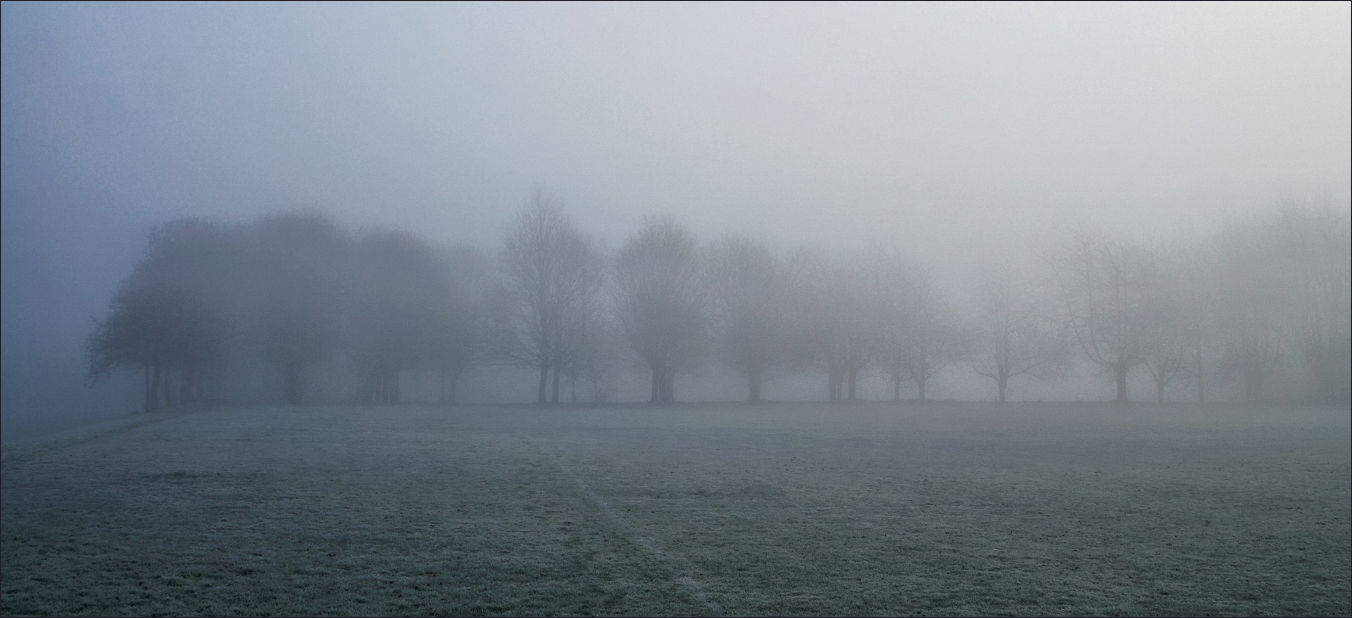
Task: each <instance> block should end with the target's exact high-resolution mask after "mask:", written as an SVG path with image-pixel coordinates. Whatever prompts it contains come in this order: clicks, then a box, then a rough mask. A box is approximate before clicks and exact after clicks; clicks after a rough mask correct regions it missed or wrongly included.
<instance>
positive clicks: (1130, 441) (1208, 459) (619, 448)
mask: <svg viewBox="0 0 1352 618" xmlns="http://www.w3.org/2000/svg"><path fill="white" fill-rule="evenodd" d="M1348 432H1349V414H1348V410H1347V408H1346V407H1332V408H1329V407H1324V408H1274V407H1255V406H1233V405H1230V406H1205V407H1198V406H1178V407H1155V406H1141V405H1130V404H1127V405H1111V404H1082V403H1081V404H1031V403H1029V404H1008V405H994V404H974V403H932V404H927V405H923V406H922V405H913V404H912V405H906V404H903V405H893V404H887V405H884V404H871V403H860V404H854V405H848V404H837V405H825V404H769V403H767V404H759V405H685V406H676V407H670V408H662V409H658V408H653V407H647V406H614V407H533V406H530V407H528V406H462V407H453V408H446V407H421V406H390V407H298V408H260V409H221V410H208V411H199V412H191V413H155V414H143V415H138V416H134V417H130V418H128V419H126V420H125V421H122V422H121V423H118V424H115V425H104V426H103V427H101V428H99V429H97V430H85V431H84V432H83V433H80V434H67V435H65V436H63V437H60V438H58V439H54V440H48V441H45V442H43V443H34V444H27V445H17V446H8V447H6V450H5V453H4V459H3V464H4V465H3V489H2V491H0V498H2V499H0V509H2V511H0V514H2V515H3V522H4V526H3V544H0V571H2V572H3V576H2V578H0V613H4V614H8V615H13V614H69V615H82V614H88V615H93V614H106V615H157V614H158V615H194V614H214V615H260V614H282V615H309V614H323V615H386V614H511V615H542V614H574V615H588V614H657V615H671V614H704V615H717V614H729V615H774V614H790V615H805V614H836V615H842V614H848V615H872V614H884V615H912V614H934V615H976V614H983V615H990V614H1002V615H1009V614H1040V615H1163V614H1181V615H1260V614H1261V615H1348V614H1349V613H1352V607H1350V605H1352V602H1350V601H1349V597H1350V596H1352V591H1350V589H1349V580H1350V579H1352V572H1350V568H1349V558H1350V556H1349V543H1352V538H1350V536H1349V523H1350V522H1349V441H1348Z"/></svg>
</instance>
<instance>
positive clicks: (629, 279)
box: [615, 218, 705, 403]
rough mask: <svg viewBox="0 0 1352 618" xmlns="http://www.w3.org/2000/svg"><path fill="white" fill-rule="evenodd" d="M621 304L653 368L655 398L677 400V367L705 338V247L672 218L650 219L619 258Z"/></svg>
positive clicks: (630, 335) (632, 338)
mask: <svg viewBox="0 0 1352 618" xmlns="http://www.w3.org/2000/svg"><path fill="white" fill-rule="evenodd" d="M615 281H616V288H617V292H618V298H617V307H616V309H617V310H618V313H619V316H620V321H621V323H622V324H623V325H624V330H625V333H626V335H627V336H628V338H629V341H630V343H631V345H633V348H634V350H635V351H636V352H637V353H638V355H639V356H640V357H641V358H642V359H643V360H644V362H645V363H647V365H648V368H649V369H650V370H651V371H652V396H651V399H650V401H652V402H653V403H670V402H673V401H675V399H676V395H675V377H676V372H677V371H678V370H680V368H681V367H682V366H683V365H685V364H686V363H687V362H689V361H690V360H691V359H692V358H693V357H694V356H695V354H696V352H697V351H698V349H699V347H700V343H701V340H702V339H703V338H704V334H705V333H704V328H705V324H704V298H703V296H704V295H703V290H702V289H701V285H700V284H701V280H700V264H699V253H698V250H697V248H696V245H695V241H694V239H693V238H692V237H691V236H690V233H689V232H687V231H686V230H685V228H683V227H681V226H680V225H678V224H677V223H676V222H675V221H673V220H672V219H670V218H662V219H654V220H649V221H648V222H647V223H646V224H645V225H644V227H643V229H642V230H641V231H640V232H639V233H638V234H637V235H636V236H634V237H632V238H630V239H629V240H628V241H627V242H625V244H624V246H623V247H622V248H621V249H620V253H619V256H618V257H617V259H616V262H615Z"/></svg>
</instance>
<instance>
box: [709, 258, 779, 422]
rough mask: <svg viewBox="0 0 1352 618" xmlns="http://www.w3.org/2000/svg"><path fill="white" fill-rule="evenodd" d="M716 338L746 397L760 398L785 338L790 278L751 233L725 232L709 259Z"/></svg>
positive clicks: (758, 399)
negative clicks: (744, 386) (741, 379)
mask: <svg viewBox="0 0 1352 618" xmlns="http://www.w3.org/2000/svg"><path fill="white" fill-rule="evenodd" d="M705 265H706V271H705V272H706V278H707V281H708V289H709V293H710V294H709V296H710V298H709V300H710V303H709V304H710V317H711V322H712V327H713V331H714V333H713V334H714V337H716V338H717V340H718V342H719V347H720V349H721V351H722V352H723V355H724V358H725V359H726V360H727V362H728V363H729V364H730V365H731V366H732V367H733V368H735V369H736V370H737V371H738V372H740V373H741V374H742V375H743V376H744V377H745V378H746V381H747V399H748V400H749V401H760V400H761V388H762V382H763V380H764V377H765V371H766V369H767V368H768V367H769V366H770V364H771V362H772V361H773V360H774V359H775V357H776V356H777V355H778V354H779V353H780V347H781V342H782V341H783V339H784V322H785V316H784V311H783V306H784V302H785V301H786V300H787V283H786V281H785V276H784V272H783V268H782V267H781V265H780V263H779V261H778V260H777V259H776V257H775V255H774V253H773V252H771V251H770V249H769V248H768V247H766V246H765V245H763V244H761V243H759V242H758V241H756V240H753V239H751V238H750V237H747V236H732V235H728V236H724V237H722V238H720V239H718V240H717V241H715V242H714V243H713V244H711V245H710V246H709V248H708V249H707V251H706V258H705Z"/></svg>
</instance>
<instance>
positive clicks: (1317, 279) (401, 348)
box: [87, 191, 1352, 409]
mask: <svg viewBox="0 0 1352 618" xmlns="http://www.w3.org/2000/svg"><path fill="white" fill-rule="evenodd" d="M1348 230H1349V222H1348V220H1347V216H1346V215H1345V214H1341V213H1338V212H1336V211H1334V210H1332V209H1328V208H1322V209H1321V208H1312V207H1299V206H1284V207H1280V208H1276V209H1273V210H1271V211H1268V212H1266V213H1262V214H1260V215H1256V216H1250V217H1247V218H1236V219H1234V220H1232V221H1229V222H1227V223H1226V224H1225V225H1223V226H1221V227H1220V228H1219V229H1218V230H1217V231H1216V232H1215V233H1214V234H1213V235H1212V236H1211V237H1209V238H1204V239H1199V240H1198V241H1197V242H1194V243H1192V244H1191V245H1190V246H1186V247H1174V248H1161V247H1148V246H1144V245H1140V244H1132V243H1127V242H1121V241H1118V240H1114V239H1111V238H1108V237H1105V236H1101V235H1096V234H1093V233H1090V232H1087V231H1083V230H1073V231H1071V232H1069V233H1067V234H1065V235H1064V237H1063V239H1062V242H1061V243H1060V244H1059V245H1058V246H1056V247H1053V248H1052V249H1051V250H1050V251H1047V252H1046V253H1045V255H1043V256H1042V257H1043V259H1042V261H1041V264H1042V266H1044V267H1045V268H1043V269H1041V270H1040V271H1039V270H1037V269H1032V270H1031V271H1030V272H1020V271H1019V270H1018V269H1015V268H1013V267H1011V266H1009V265H1001V266H1000V267H999V268H993V269H991V270H990V271H989V272H987V273H985V274H984V276H983V277H982V278H981V280H980V282H979V284H978V285H976V286H975V289H973V290H971V294H970V299H969V300H970V302H960V301H962V300H965V299H962V298H949V297H948V296H947V295H946V294H945V288H944V287H943V286H940V285H937V282H936V281H935V280H934V279H933V278H932V277H931V276H930V275H929V274H928V272H927V271H926V269H925V268H924V267H923V265H921V264H919V263H917V262H915V261H913V260H910V259H908V258H906V257H905V256H904V255H903V254H902V253H900V252H899V251H897V250H894V249H884V248H877V247H875V248H871V249H868V250H861V251H857V252H853V253H845V254H830V253H826V252H822V251H818V250H815V249H813V248H808V247H801V248H795V249H793V250H791V251H787V252H780V251H777V250H775V249H774V248H772V247H770V246H768V245H766V244H764V243H763V242H761V241H759V240H757V239H755V238H752V237H749V236H744V235H725V236H722V237H720V238H717V239H715V240H713V241H712V242H708V243H700V242H699V241H698V240H697V239H696V238H694V237H693V236H692V235H691V234H690V233H689V232H688V231H687V230H686V229H685V228H683V227H682V226H681V225H680V224H679V223H677V222H676V221H674V220H672V219H670V218H661V219H652V220H649V221H647V222H646V223H645V225H644V226H643V228H642V229H640V230H638V231H637V232H636V233H635V234H634V235H633V236H632V237H630V238H629V239H627V240H626V241H624V242H623V244H622V245H621V246H620V247H619V249H618V251H616V252H615V253H614V254H613V255H608V254H607V253H606V252H605V251H604V250H603V249H602V246H601V244H600V243H599V242H597V241H596V240H594V239H593V238H592V237H590V236H589V235H587V234H585V233H584V232H582V231H580V230H579V229H578V228H577V227H576V225H575V224H574V223H573V221H572V220H571V219H570V217H569V216H568V215H567V213H566V212H565V211H564V210H563V209H562V208H561V207H560V206H559V205H558V204H556V203H555V202H554V200H552V199H551V198H550V197H549V196H548V195H546V194H544V193H543V192H539V191H537V192H535V193H534V194H533V195H532V197H531V198H530V199H529V200H528V201H527V203H526V204H525V206H524V207H523V208H522V210H521V211H520V212H519V213H518V214H517V215H516V217H515V218H514V219H513V220H512V222H511V224H510V225H509V227H508V229H507V232H506V234H505V238H504V242H503V245H502V248H501V250H500V252H499V253H498V255H496V256H491V255H490V254H485V253H482V252H480V251H478V250H476V249H474V248H472V247H464V246H460V247H445V248H441V247H435V246H433V245H431V244H429V243H427V242H426V241H424V240H423V239H421V238H419V237H418V236H415V235H413V234H410V233H406V232H395V231H388V230H376V231H367V232H363V233H354V232H351V231H348V230H345V229H342V228H341V227H339V226H338V225H337V224H336V223H335V222H334V221H332V220H331V219H330V218H328V217H326V216H325V215H323V214H320V213H317V212H313V211H305V212H288V213H280V214H272V215H268V216H264V217H261V218H259V219H257V220H254V221H251V222H248V223H242V224H223V223H218V222H213V221H207V220H201V219H184V220H178V221H171V222H169V223H165V224H163V225H160V226H158V227H157V228H155V229H154V230H153V231H152V232H151V234H150V237H149V242H148V245H147V249H146V253H145V256H144V257H143V259H142V260H141V261H140V262H139V263H138V264H137V265H136V268H135V270H134V271H133V272H132V273H131V274H130V275H129V276H128V277H127V278H126V279H125V280H123V281H122V282H121V284H120V286H119V288H118V290H117V292H116V294H115V296H114V297H113V299H112V301H111V303H110V307H109V313H108V315H107V317H106V318H105V319H104V320H102V321H100V322H98V323H97V325H96V328H95V329H94V331H93V333H91V334H90V336H89V338H88V341H87V343H88V349H89V353H90V375H91V377H92V378H97V377H99V376H102V375H105V374H107V373H108V372H110V371H112V370H114V369H117V368H120V367H123V368H133V369H136V370H138V371H140V372H141V374H142V377H143V380H144V389H145V407H146V408H147V409H155V408H157V407H160V406H167V405H174V404H176V403H179V402H182V403H192V402H200V401H236V400H240V399H242V398H244V397H241V393H242V392H245V389H243V387H242V386H241V385H243V384H250V385H252V386H251V387H250V388H252V389H253V390H250V391H249V392H252V393H255V394H256V393H258V392H262V393H265V394H266V397H267V398H270V399H273V400H276V401H281V402H285V403H290V404H296V403H303V402H307V401H316V400H321V399H323V400H347V401H358V402H370V403H395V402H399V401H401V400H402V399H404V398H405V397H404V396H402V395H401V391H400V385H401V383H403V381H404V379H405V378H406V376H408V375H409V374H410V373H413V372H422V373H423V374H424V375H427V374H428V373H429V372H430V374H431V375H435V376H437V395H436V399H437V400H439V401H443V402H454V401H455V400H456V397H457V390H458V389H457V386H458V385H459V383H460V382H461V378H462V376H463V375H465V373H466V371H467V370H469V369H470V368H472V367H474V366H476V365H481V366H483V365H514V366H519V367H524V368H529V369H530V370H532V371H534V372H535V373H536V376H537V383H536V400H537V401H539V402H541V403H546V402H555V403H556V402H559V401H560V400H561V394H560V393H561V391H562V390H563V388H564V385H566V386H567V389H568V399H569V400H571V401H577V399H578V394H577V392H578V391H577V389H578V384H579V382H582V383H583V384H584V385H588V386H589V388H588V390H589V391H590V397H591V399H592V400H594V401H604V400H605V399H607V398H608V397H609V396H610V387H609V384H610V382H611V374H612V373H613V371H614V369H615V368H616V367H619V366H621V365H622V364H624V363H625V362H628V363H630V364H631V365H636V366H642V367H644V368H645V369H646V371H647V372H648V373H649V374H650V375H651V391H650V400H651V401H652V402H654V403H666V402H672V401H675V400H676V380H677V376H679V375H680V374H681V373H682V372H683V371H687V370H689V369H690V368H692V367H694V366H695V365H697V364H699V363H718V364H719V365H720V366H722V367H726V368H728V369H730V370H732V371H734V372H736V374H737V375H739V376H741V378H743V379H744V380H745V384H746V393H747V399H748V400H751V401H758V400H760V399H762V397H763V396H764V393H765V385H766V380H767V376H768V375H770V372H771V371H772V370H774V369H782V370H784V371H793V372H798V373H804V372H820V373H819V375H822V376H823V377H825V378H826V389H825V391H824V392H823V393H822V394H823V396H824V397H825V398H827V399H830V400H852V399H857V398H859V397H860V391H859V382H860V379H861V375H863V372H865V371H869V370H872V371H876V372H877V375H882V376H886V377H887V378H888V379H889V380H890V386H891V394H892V397H893V398H894V399H898V400H899V399H901V398H902V396H903V387H904V386H906V387H907V390H908V392H914V393H915V395H916V396H917V397H918V398H919V399H922V400H923V399H925V398H926V397H927V387H928V385H930V384H931V383H932V380H933V379H934V378H935V377H936V376H937V375H939V374H940V373H941V372H945V371H958V370H966V371H970V373H971V374H972V375H975V376H983V377H985V378H987V379H989V380H990V381H991V382H990V383H991V384H992V387H993V393H992V398H993V399H997V400H999V401H1005V400H1006V398H1007V397H1008V396H1009V392H1010V389H1011V383H1012V382H1014V381H1015V380H1017V379H1018V378H1021V377H1029V378H1035V379H1051V378H1054V377H1055V376H1057V375H1059V374H1061V373H1062V372H1063V371H1065V370H1066V368H1067V367H1069V366H1071V365H1073V364H1074V363H1075V362H1076V361H1077V360H1078V361H1081V362H1087V363H1090V364H1092V365H1093V366H1097V367H1099V368H1100V369H1101V370H1102V372H1103V374H1104V376H1105V378H1106V380H1107V382H1106V384H1111V386H1112V392H1113V394H1114V396H1115V398H1116V399H1118V400H1126V399H1127V398H1128V382H1129V379H1130V378H1131V376H1133V375H1136V376H1146V377H1148V378H1149V380H1150V381H1151V383H1152V384H1153V385H1154V387H1155V393H1156V397H1157V399H1158V400H1159V401H1161V402H1162V401H1164V400H1165V399H1166V393H1167V392H1168V389H1169V387H1170V385H1180V384H1182V385H1184V386H1186V385H1187V384H1189V383H1191V384H1192V385H1194V386H1195V393H1196V399H1197V400H1199V401H1201V400H1204V399H1205V397H1206V394H1207V392H1208V389H1207V385H1208V384H1229V385H1233V389H1234V391H1235V392H1238V393H1240V394H1242V397H1243V398H1244V399H1247V400H1262V399H1272V398H1281V399H1298V400H1318V401H1347V400H1348V398H1349V386H1348V384H1349V378H1348V376H1349V355H1350V354H1352V349H1350V347H1349V324H1348V322H1349V267H1348V264H1349V261H1352V256H1350V255H1349V231H1348ZM1278 375H1283V376H1287V377H1288V379H1285V380H1284V381H1283V382H1282V384H1283V385H1284V386H1282V387H1281V388H1278V389H1274V388H1273V382H1274V376H1278ZM1139 379H1145V378H1144V377H1142V378H1139ZM317 383H319V385H318V386H317ZM259 384H262V385H264V386H263V388H261V391H260V389H259V388H258V385H259ZM1175 388H1183V386H1176V387H1175ZM1189 388H1191V387H1189ZM319 391H322V392H323V395H320V394H318V392H319Z"/></svg>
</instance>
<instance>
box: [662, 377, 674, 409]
mask: <svg viewBox="0 0 1352 618" xmlns="http://www.w3.org/2000/svg"><path fill="white" fill-rule="evenodd" d="M675 401H676V372H675V371H673V370H671V368H666V369H665V370H663V371H662V403H673V402H675Z"/></svg>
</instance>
